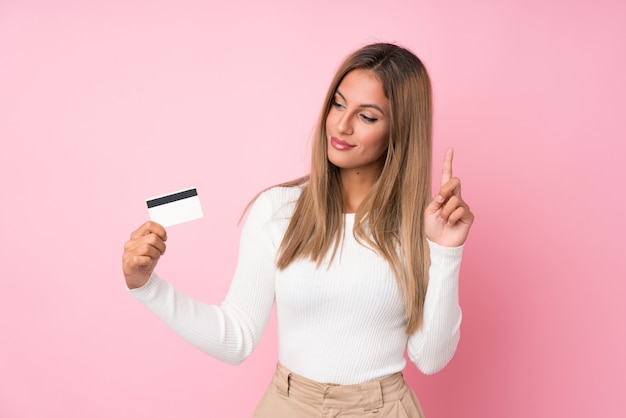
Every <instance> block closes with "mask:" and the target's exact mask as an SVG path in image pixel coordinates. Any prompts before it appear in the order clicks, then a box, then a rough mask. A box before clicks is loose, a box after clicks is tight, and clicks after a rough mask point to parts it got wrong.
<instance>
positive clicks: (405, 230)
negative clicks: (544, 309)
mask: <svg viewBox="0 0 626 418" xmlns="http://www.w3.org/2000/svg"><path fill="white" fill-rule="evenodd" d="M355 69H364V70H368V71H371V72H372V73H373V74H375V75H376V76H377V77H378V78H379V80H380V82H381V83H382V86H383V89H384V92H385V96H386V97H387V99H388V100H389V105H390V106H389V108H390V130H389V145H388V149H387V154H386V160H385V164H384V167H383V169H382V171H381V172H380V175H379V177H378V179H377V180H376V182H375V184H374V185H373V187H372V189H371V190H370V192H369V194H368V195H367V196H366V197H365V199H364V200H363V202H362V203H361V205H360V206H359V208H358V210H357V212H356V214H355V225H354V231H353V233H354V236H355V238H356V239H357V240H358V241H360V242H361V243H363V244H366V245H368V246H369V247H370V248H372V249H373V250H374V251H376V252H377V253H379V254H380V255H381V256H382V257H384V258H385V260H387V262H389V265H390V267H391V269H392V271H393V273H394V275H395V277H396V282H397V285H398V288H399V291H400V292H401V295H403V296H404V299H405V307H406V310H405V317H406V321H407V329H406V332H407V334H412V333H413V332H415V331H416V330H417V329H418V328H419V327H420V326H421V325H422V321H423V314H424V299H425V296H426V288H427V285H428V268H429V261H430V258H429V253H428V245H427V241H426V236H425V234H424V211H425V208H426V205H427V204H428V202H429V200H430V186H431V177H430V173H431V152H432V150H431V149H432V145H431V142H432V141H431V136H432V93H431V85H430V80H429V77H428V73H427V72H426V69H425V67H424V65H423V64H422V63H421V61H420V60H419V59H418V58H417V57H416V56H415V55H414V54H413V53H411V52H410V51H408V50H406V49H404V48H401V47H399V46H396V45H393V44H387V43H377V44H372V45H368V46H365V47H363V48H361V49H359V50H357V51H355V52H354V53H353V54H352V55H350V56H349V57H348V58H347V59H346V60H345V61H344V63H343V64H342V65H341V66H340V68H339V70H338V71H337V74H336V75H335V77H334V79H333V81H332V83H331V85H330V87H329V89H328V93H327V94H326V99H325V101H324V105H323V107H322V112H321V114H320V118H319V121H318V122H317V128H316V131H315V136H314V140H313V150H312V156H311V172H310V174H309V175H308V176H305V177H302V178H300V179H296V180H294V181H291V182H288V183H283V184H281V185H280V186H287V187H289V186H300V187H302V189H303V190H302V194H301V195H300V198H299V200H298V202H297V203H296V207H295V212H294V214H293V217H292V218H291V221H290V222H289V226H288V227H287V230H286V232H285V235H284V237H283V240H282V242H281V245H280V248H279V256H278V260H277V267H278V268H279V269H284V268H285V267H287V266H288V265H289V264H290V263H291V262H292V261H294V260H296V259H299V258H307V259H310V260H312V261H314V262H317V263H318V265H319V264H320V263H321V262H322V260H323V259H324V257H325V255H326V254H327V253H328V252H329V251H331V248H332V257H331V262H332V260H333V259H334V256H335V254H336V252H337V249H338V247H339V245H340V242H341V237H342V235H343V228H344V223H343V212H344V211H343V197H342V191H341V182H340V179H339V169H338V168H337V167H335V166H334V165H333V164H332V163H330V161H329V160H328V156H327V147H328V141H327V135H326V117H327V115H328V113H329V110H330V108H331V104H332V100H333V96H334V95H335V92H336V90H337V87H338V86H339V84H340V83H341V81H342V80H343V78H344V77H345V76H346V74H348V73H349V72H350V71H353V70H355Z"/></svg>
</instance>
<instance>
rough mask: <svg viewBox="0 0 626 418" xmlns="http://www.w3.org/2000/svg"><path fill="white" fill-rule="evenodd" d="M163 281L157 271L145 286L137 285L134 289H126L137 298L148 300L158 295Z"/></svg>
mask: <svg viewBox="0 0 626 418" xmlns="http://www.w3.org/2000/svg"><path fill="white" fill-rule="evenodd" d="M161 282H162V280H161V278H160V277H159V276H158V275H157V274H156V273H155V272H152V274H151V275H150V278H149V279H148V281H147V282H146V283H145V284H144V285H143V286H141V287H136V288H134V289H129V288H126V290H127V291H128V293H130V294H131V295H132V296H133V297H134V298H135V299H137V300H140V301H147V300H150V299H153V298H154V297H155V296H156V294H157V293H158V289H159V285H160V284H161Z"/></svg>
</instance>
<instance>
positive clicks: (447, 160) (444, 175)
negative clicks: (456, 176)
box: [441, 148, 454, 186]
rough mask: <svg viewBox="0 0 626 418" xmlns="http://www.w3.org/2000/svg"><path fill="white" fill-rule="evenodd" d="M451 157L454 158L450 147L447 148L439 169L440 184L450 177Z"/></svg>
mask: <svg viewBox="0 0 626 418" xmlns="http://www.w3.org/2000/svg"><path fill="white" fill-rule="evenodd" d="M452 158H454V150H453V149H452V148H448V149H447V150H446V153H445V155H444V156H443V168H442V170H441V185H442V186H443V185H444V184H446V183H447V182H448V181H449V180H450V179H451V178H452Z"/></svg>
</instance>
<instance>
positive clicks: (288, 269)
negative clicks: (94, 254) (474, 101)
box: [123, 43, 474, 418]
mask: <svg viewBox="0 0 626 418" xmlns="http://www.w3.org/2000/svg"><path fill="white" fill-rule="evenodd" d="M431 128H432V109H431V87H430V81H429V78H428V74H427V72H426V70H425V68H424V66H423V65H422V63H421V62H420V60H419V59H418V58H417V57H416V56H415V55H413V54H412V53H411V52H409V51H408V50H406V49H404V48H401V47H398V46H395V45H392V44H383V43H381V44H373V45H369V46H366V47H364V48H362V49H359V50H358V51H356V52H354V53H353V54H352V55H351V56H349V57H348V58H347V59H346V60H345V62H344V63H343V65H342V66H341V67H340V69H339V70H338V72H337V74H336V76H335V78H334V80H333V81H332V84H331V86H330V88H329V90H328V94H327V96H326V99H325V101H324V105H323V108H322V113H321V117H320V119H319V123H318V126H317V130H316V133H315V138H314V141H313V151H312V161H311V172H310V174H309V175H308V176H306V177H304V178H301V179H298V180H295V181H293V182H290V183H285V184H282V185H280V186H276V187H273V188H270V189H268V190H266V191H264V192H262V193H261V194H260V195H259V196H258V197H257V198H256V199H255V200H254V202H253V204H252V205H251V208H250V212H249V214H248V217H247V219H246V222H245V225H244V228H243V231H242V235H241V242H240V253H239V260H238V265H237V269H236V272H235V276H234V278H233V280H232V284H231V287H230V290H229V291H228V294H227V296H226V298H225V300H224V302H223V303H222V304H221V305H220V306H214V305H206V304H202V303H199V302H197V301H194V300H193V299H191V298H189V297H188V296H185V295H183V294H180V293H178V292H177V291H176V290H174V288H173V287H172V286H171V285H170V284H169V283H168V282H166V281H164V280H162V279H160V278H159V277H158V276H157V274H156V273H154V268H155V266H156V264H157V262H158V260H159V258H160V256H161V255H163V253H164V252H165V241H166V239H167V237H166V232H165V230H164V229H163V227H161V226H160V225H158V224H155V223H153V222H146V223H145V224H143V225H142V226H141V227H139V229H137V230H136V231H135V232H133V233H132V234H131V239H130V241H128V242H127V243H126V246H125V249H124V255H123V271H124V275H125V277H126V284H127V286H128V288H129V289H130V292H131V294H132V295H133V296H135V297H136V298H137V299H138V300H140V301H141V302H142V303H144V304H145V305H146V306H147V307H148V308H149V309H150V310H152V311H153V312H154V313H155V314H156V315H157V316H158V317H159V318H161V319H162V320H163V321H164V322H165V323H166V324H167V325H168V326H170V327H171V328H172V329H173V330H174V331H176V332H177V333H178V334H179V335H181V336H182V337H183V338H185V339H186V340H187V341H189V342H190V343H191V344H193V345H194V346H196V347H198V348H199V349H201V350H203V351H205V352H206V353H208V354H210V355H212V356H214V357H216V358H218V359H220V360H223V361H226V362H228V363H232V364H238V363H240V362H242V361H243V360H244V359H245V358H246V357H247V356H248V355H249V354H250V353H251V352H252V350H253V349H254V347H255V346H256V344H257V343H258V341H259V339H260V337H261V334H262V332H263V329H264V328H265V325H266V322H267V320H268V318H269V315H270V312H271V309H272V306H273V304H274V301H276V309H277V318H278V335H279V355H278V359H279V364H278V366H277V370H276V373H275V375H274V378H273V380H272V384H271V385H270V387H269V388H268V390H267V392H266V394H265V396H264V397H263V399H262V400H261V402H260V403H259V405H258V407H257V410H256V413H255V416H258V417H273V418H276V417H290V418H293V417H322V416H323V417H331V416H348V415H349V416H351V417H352V416H354V417H356V416H369V415H370V414H375V415H374V416H376V417H381V418H382V417H407V416H410V417H421V416H423V414H422V411H421V408H420V406H419V403H418V401H417V399H416V397H415V395H414V394H413V392H412V391H411V389H410V388H409V387H408V386H407V384H406V383H405V382H404V380H403V378H402V374H401V371H402V370H403V369H404V367H405V358H404V352H405V350H407V352H408V355H409V358H410V359H411V360H412V361H413V362H414V363H415V364H416V366H417V367H418V368H419V369H420V370H421V371H422V372H424V373H435V372H437V371H439V370H440V369H441V368H443V367H444V366H445V365H446V364H447V363H448V361H450V359H451V358H452V356H453V354H454V352H455V350H456V346H457V343H458V340H459V332H460V331H459V328H460V323H461V310H460V308H459V304H458V275H459V268H460V263H461V253H462V245H463V243H464V242H465V239H466V237H467V235H468V232H469V229H470V226H471V224H472V222H473V218H474V217H473V215H472V213H471V212H470V210H469V208H468V206H467V204H466V203H465V202H464V201H463V199H462V198H461V186H460V182H459V179H458V178H455V177H452V157H453V155H452V150H448V151H447V152H446V154H445V156H444V164H443V174H442V178H441V187H440V189H439V190H438V192H437V194H436V195H435V197H434V198H432V199H431V192H430V185H431V176H430V171H431Z"/></svg>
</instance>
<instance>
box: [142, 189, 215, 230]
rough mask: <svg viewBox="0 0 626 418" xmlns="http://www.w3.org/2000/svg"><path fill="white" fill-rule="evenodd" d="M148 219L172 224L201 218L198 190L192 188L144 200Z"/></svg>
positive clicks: (168, 224) (165, 224)
mask: <svg viewBox="0 0 626 418" xmlns="http://www.w3.org/2000/svg"><path fill="white" fill-rule="evenodd" d="M146 204H147V205H148V213H149V215H150V220H151V221H153V222H156V223H158V224H161V225H163V226H172V225H177V224H181V223H183V222H188V221H193V220H194V219H200V218H202V216H203V214H202V207H201V206H200V199H199V198H198V191H197V190H196V189H195V188H194V189H186V190H180V191H178V192H174V193H169V194H165V195H162V196H156V197H153V198H150V199H148V200H146Z"/></svg>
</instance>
